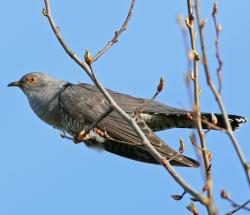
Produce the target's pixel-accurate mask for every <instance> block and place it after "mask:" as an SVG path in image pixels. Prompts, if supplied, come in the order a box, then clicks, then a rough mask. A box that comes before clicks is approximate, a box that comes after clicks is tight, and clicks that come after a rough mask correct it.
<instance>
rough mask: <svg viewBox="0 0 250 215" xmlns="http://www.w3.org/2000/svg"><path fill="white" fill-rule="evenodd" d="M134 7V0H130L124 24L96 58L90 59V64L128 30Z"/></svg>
mask: <svg viewBox="0 0 250 215" xmlns="http://www.w3.org/2000/svg"><path fill="white" fill-rule="evenodd" d="M134 5H135V0H132V2H131V6H130V8H129V12H128V15H127V18H126V19H125V21H124V23H123V24H122V26H121V27H120V29H119V30H118V31H115V35H114V37H113V38H112V40H110V41H109V42H108V43H107V45H106V46H105V47H104V48H103V49H102V50H100V51H99V52H98V53H97V54H96V56H94V57H93V58H92V59H91V63H94V62H95V61H97V60H98V58H99V57H101V56H102V55H103V54H104V53H105V52H106V51H108V50H109V49H110V48H111V47H112V46H113V45H114V44H115V43H117V42H118V38H119V37H120V35H121V34H122V33H123V32H124V31H125V30H127V29H128V23H129V21H130V19H131V17H132V15H133V9H134Z"/></svg>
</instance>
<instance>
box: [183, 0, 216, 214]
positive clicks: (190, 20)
mask: <svg viewBox="0 0 250 215" xmlns="http://www.w3.org/2000/svg"><path fill="white" fill-rule="evenodd" d="M187 6H188V18H187V19H186V24H187V27H188V29H189V35H190V39H191V48H192V52H193V54H194V57H193V63H194V78H193V82H194V112H195V115H196V117H195V125H196V128H197V131H198V135H199V138H200V143H201V148H202V149H203V150H202V157H203V161H204V167H205V175H206V186H207V195H208V199H209V202H208V204H207V205H206V207H207V210H208V212H209V214H216V208H215V204H214V197H213V183H212V172H211V164H210V160H209V157H208V153H207V146H206V140H205V135H204V133H203V130H202V123H201V112H200V99H199V97H200V87H199V54H198V51H197V47H196V33H195V29H194V21H195V20H194V13H193V1H192V0H187ZM198 23H200V22H199V21H198Z"/></svg>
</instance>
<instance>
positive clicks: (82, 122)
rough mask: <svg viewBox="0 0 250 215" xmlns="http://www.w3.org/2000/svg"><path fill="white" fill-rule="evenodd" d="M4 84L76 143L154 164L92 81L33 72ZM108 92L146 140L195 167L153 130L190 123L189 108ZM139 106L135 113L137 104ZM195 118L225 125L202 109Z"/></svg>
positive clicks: (236, 120)
mask: <svg viewBox="0 0 250 215" xmlns="http://www.w3.org/2000/svg"><path fill="white" fill-rule="evenodd" d="M8 86H15V87H19V88H20V89H21V90H22V91H23V92H24V94H25V95H26V96H27V98H28V101H29V104H30V106H31V108H32V110H33V111H34V112H35V113H36V115H37V116H38V117H39V118H40V119H42V120H43V121H44V122H46V123H48V124H50V125H52V126H53V127H55V128H57V129H59V130H61V131H63V132H67V133H68V134H70V135H71V136H72V137H73V139H74V141H75V142H76V143H78V142H84V143H85V144H86V145H87V146H92V147H97V148H102V149H104V150H106V151H109V152H111V153H114V154H117V155H120V156H123V157H126V158H130V159H133V160H137V161H142V162H146V163H154V164H158V162H157V161H156V160H155V159H154V158H153V157H152V155H151V154H150V153H149V152H148V151H147V150H146V149H145V148H144V146H143V144H142V143H141V140H140V138H139V137H138V135H137V134H136V133H135V131H134V130H133V128H132V127H131V126H130V125H129V124H128V123H127V122H126V121H125V120H124V119H123V118H122V117H121V116H120V115H119V114H118V113H117V112H116V111H115V110H111V109H110V106H109V103H108V102H107V101H106V99H105V98H104V96H103V95H102V93H101V92H100V91H99V90H98V89H97V87H96V86H95V85H90V84H71V83H69V82H66V81H61V80H57V79H54V78H52V77H50V76H49V75H46V74H43V73H38V72H34V73H29V74H26V75H24V76H23V77H22V78H21V79H20V80H19V81H15V82H12V83H10V84H9V85H8ZM108 92H109V93H110V95H111V96H112V97H113V99H114V100H115V101H116V102H117V104H118V105H119V106H120V107H121V108H122V109H123V110H124V111H125V112H126V113H128V114H129V115H130V116H131V117H134V118H135V121H136V123H137V124H138V125H139V127H140V128H141V130H142V131H143V132H144V134H145V135H146V137H147V138H148V140H149V141H150V143H151V144H152V145H153V146H154V148H155V149H156V150H157V151H158V152H159V153H160V154H161V155H162V156H164V157H165V158H167V159H168V160H170V163H171V164H172V165H178V166H188V167H198V166H199V162H197V161H195V160H194V159H192V158H189V157H186V156H184V155H182V154H180V153H178V152H176V151H175V150H174V149H172V148H171V147H170V146H168V145H166V144H165V143H164V142H163V140H161V139H160V138H159V137H158V136H157V135H156V134H155V133H154V132H156V131H160V130H164V129H170V128H194V127H195V125H194V120H193V119H192V117H190V114H192V112H190V111H187V110H182V109H177V108H173V107H170V106H167V105H165V104H162V103H159V102H156V101H149V100H147V99H142V98H136V97H132V96H129V95H125V94H121V93H117V92H114V91H111V90H108ZM143 104H146V105H144V106H143ZM142 106H143V108H141V109H140V111H141V112H139V114H138V113H137V112H138V111H137V110H138V107H142ZM109 110H110V111H109ZM104 113H107V114H106V116H105V117H104V118H103V119H100V121H99V122H98V123H97V124H96V125H95V127H93V128H91V129H90V130H89V132H87V133H86V132H85V131H86V130H88V127H89V126H91V124H93V123H94V122H95V121H96V120H97V119H98V117H100V116H102V115H103V114H104ZM201 118H202V119H203V123H202V126H203V128H210V127H209V125H211V124H212V123H214V121H216V126H214V127H213V126H212V127H211V128H212V129H214V128H219V127H221V128H224V127H225V124H224V120H223V117H222V115H220V114H210V113H202V114H201ZM214 118H215V119H216V120H214ZM229 119H230V123H231V126H232V128H233V130H235V129H236V128H237V127H238V126H239V125H240V124H241V123H244V122H246V119H245V118H244V117H241V116H236V115H229ZM205 122H208V123H205Z"/></svg>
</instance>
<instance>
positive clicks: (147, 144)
mask: <svg viewBox="0 0 250 215" xmlns="http://www.w3.org/2000/svg"><path fill="white" fill-rule="evenodd" d="M44 2H45V9H44V10H43V14H44V15H45V16H46V17H47V18H48V20H49V23H50V26H51V28H52V29H53V31H54V33H55V36H56V37H57V39H58V41H59V42H60V44H61V45H62V47H63V48H64V50H65V52H66V53H67V54H68V55H69V56H70V57H71V58H72V59H73V60H74V61H75V62H76V63H77V64H78V65H79V66H80V67H81V68H82V69H83V70H84V71H85V72H86V73H87V74H88V76H89V77H90V79H91V80H92V81H93V82H94V83H95V85H96V86H97V88H98V89H99V90H100V91H101V92H102V94H103V96H104V98H105V99H106V100H107V101H108V102H109V105H110V106H111V107H112V108H113V109H114V110H115V111H117V113H118V114H119V115H120V116H121V117H122V118H123V119H124V120H125V121H126V122H127V123H129V124H130V125H131V127H132V128H133V129H134V131H135V132H136V134H137V135H138V137H140V139H141V142H142V144H143V145H144V146H145V148H146V149H147V150H148V151H149V153H150V154H151V155H152V156H153V157H154V158H155V159H156V160H157V161H158V162H159V163H160V164H162V165H163V166H164V167H165V169H166V170H167V171H168V172H169V174H170V175H171V176H172V177H173V178H174V180H175V181H176V182H177V183H178V184H179V185H180V186H181V187H182V188H183V189H184V190H185V191H186V192H187V193H189V194H190V195H191V196H193V197H194V198H196V199H197V200H198V201H199V202H200V203H202V204H204V205H206V204H207V203H208V199H207V197H206V196H204V195H202V194H201V193H199V192H198V191H196V190H194V189H193V188H192V187H191V186H190V185H189V184H188V183H187V182H186V181H184V179H183V178H182V177H181V176H180V175H179V174H178V173H177V172H176V171H175V170H174V168H173V167H172V166H171V165H170V164H169V162H168V161H167V159H166V158H163V157H162V156H161V155H160V154H159V152H158V151H157V150H156V149H155V148H154V147H153V146H152V145H151V143H150V142H149V141H148V139H147V137H146V136H145V134H144V133H143V132H142V131H141V129H140V127H139V126H138V125H137V123H136V122H135V120H134V119H133V118H131V117H130V116H129V115H128V114H127V113H126V112H124V111H123V110H122V109H121V108H120V107H119V106H118V105H117V103H116V102H115V101H114V100H113V98H112V97H111V96H110V94H109V93H108V92H107V90H106V89H105V88H104V86H103V85H102V84H101V83H100V82H99V81H98V80H97V78H94V77H93V75H92V74H93V71H92V70H91V68H90V67H89V66H88V64H87V63H85V62H82V61H81V60H80V59H79V58H78V57H77V55H76V54H75V53H74V52H73V51H72V50H71V49H70V48H69V47H68V46H67V45H66V43H65V42H64V40H63V37H62V35H61V33H60V31H59V30H58V28H57V25H56V24H55V22H54V20H53V18H52V15H51V10H50V2H49V0H44Z"/></svg>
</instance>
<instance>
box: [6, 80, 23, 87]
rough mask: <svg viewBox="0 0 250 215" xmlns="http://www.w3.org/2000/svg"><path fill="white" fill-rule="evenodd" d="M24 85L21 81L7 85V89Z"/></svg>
mask: <svg viewBox="0 0 250 215" xmlns="http://www.w3.org/2000/svg"><path fill="white" fill-rule="evenodd" d="M21 86H22V83H21V82H20V81H14V82H11V83H9V84H8V85H7V87H21Z"/></svg>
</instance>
